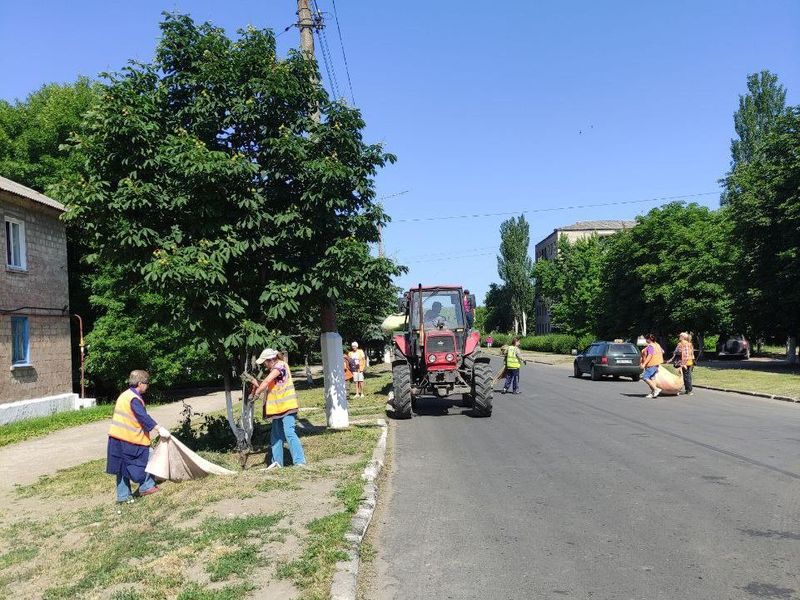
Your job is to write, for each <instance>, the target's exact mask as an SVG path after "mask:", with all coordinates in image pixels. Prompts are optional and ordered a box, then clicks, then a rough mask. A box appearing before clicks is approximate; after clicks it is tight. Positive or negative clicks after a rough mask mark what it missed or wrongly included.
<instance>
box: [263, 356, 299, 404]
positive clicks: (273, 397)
mask: <svg viewBox="0 0 800 600" xmlns="http://www.w3.org/2000/svg"><path fill="white" fill-rule="evenodd" d="M273 369H278V370H284V371H285V374H286V376H285V377H284V378H283V379H282V380H281V381H278V380H277V379H273V380H272V381H270V383H269V389H268V390H267V399H266V401H265V403H264V416H265V417H267V418H269V417H282V416H283V415H286V414H289V413H295V412H297V409H299V408H300V404H299V403H298V401H297V392H295V390H294V382H293V381H292V373H291V371H289V365H287V364H286V363H285V362H283V361H278V362H277V363H275V366H274V367H273Z"/></svg>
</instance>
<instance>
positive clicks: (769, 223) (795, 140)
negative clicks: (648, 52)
mask: <svg viewBox="0 0 800 600" xmlns="http://www.w3.org/2000/svg"><path fill="white" fill-rule="evenodd" d="M725 185H726V193H727V198H728V205H727V207H726V210H727V215H728V217H729V220H730V224H731V235H732V240H733V241H734V242H735V243H734V244H732V248H733V252H734V260H733V261H732V267H733V269H732V272H733V273H734V277H733V278H732V281H733V283H734V285H733V294H734V298H735V303H734V306H735V314H736V317H737V322H738V323H739V324H740V326H744V327H746V328H747V329H748V330H749V331H750V332H751V333H752V334H754V335H759V336H767V337H772V336H781V335H783V336H785V335H790V336H797V335H798V333H800V107H792V108H790V109H789V110H788V111H787V112H786V114H785V115H784V116H783V117H781V118H779V119H778V120H777V121H776V122H775V123H774V124H773V126H772V127H771V130H770V132H769V133H767V134H766V135H765V136H764V138H763V139H762V141H761V143H760V144H759V145H758V146H757V148H756V152H754V153H753V155H752V157H751V159H750V160H749V161H747V162H746V163H740V164H738V165H737V166H736V167H735V168H734V170H733V172H732V173H731V174H730V175H729V176H728V177H727V179H726V180H725Z"/></svg>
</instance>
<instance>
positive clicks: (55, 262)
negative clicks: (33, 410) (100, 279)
mask: <svg viewBox="0 0 800 600" xmlns="http://www.w3.org/2000/svg"><path fill="white" fill-rule="evenodd" d="M59 215H60V212H59V211H58V210H56V209H52V208H49V207H47V206H43V205H40V204H38V203H35V202H32V201H30V200H27V199H25V198H19V197H17V196H15V195H13V194H9V193H7V192H4V191H2V190H0V223H2V231H0V238H1V239H2V248H3V252H2V262H1V263H0V310H3V311H8V310H13V309H15V308H19V307H22V306H35V307H43V308H51V309H55V310H47V311H42V310H30V309H26V310H23V311H19V312H15V313H14V314H15V315H20V316H27V317H28V327H29V349H30V360H29V363H30V366H29V367H15V368H13V369H12V368H11V316H10V315H8V314H0V403H7V402H14V401H17V400H28V399H32V398H40V397H45V396H53V395H57V394H65V393H68V392H71V391H72V361H71V355H70V321H69V311H67V312H66V313H64V314H62V313H61V312H60V309H61V308H62V307H66V306H68V305H69V287H68V279H67V277H68V275H67V239H66V232H65V229H64V225H63V224H62V223H61V221H59ZM6 217H11V218H14V219H17V220H19V221H22V222H24V223H25V247H26V255H27V268H26V270H24V271H18V270H15V269H11V268H9V267H7V265H6V253H5V248H6V229H5V218H6Z"/></svg>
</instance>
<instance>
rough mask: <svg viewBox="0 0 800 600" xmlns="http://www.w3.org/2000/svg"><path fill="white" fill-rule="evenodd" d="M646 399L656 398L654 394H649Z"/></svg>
mask: <svg viewBox="0 0 800 600" xmlns="http://www.w3.org/2000/svg"><path fill="white" fill-rule="evenodd" d="M645 398H655V396H653V394H647V396H645Z"/></svg>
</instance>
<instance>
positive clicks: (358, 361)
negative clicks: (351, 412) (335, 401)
mask: <svg viewBox="0 0 800 600" xmlns="http://www.w3.org/2000/svg"><path fill="white" fill-rule="evenodd" d="M350 347H351V348H352V350H351V351H350V352H348V353H347V361H348V363H349V365H350V372H351V373H353V381H354V382H355V384H356V398H363V397H364V371H365V369H366V368H367V357H366V356H365V355H364V351H363V350H361V349H360V348H359V347H358V342H353V343H352V344H350Z"/></svg>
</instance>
